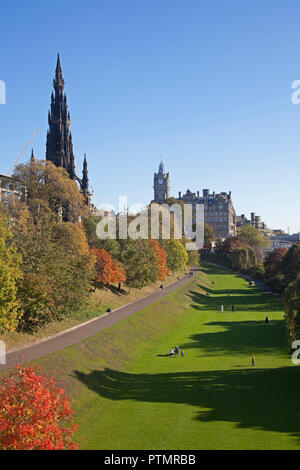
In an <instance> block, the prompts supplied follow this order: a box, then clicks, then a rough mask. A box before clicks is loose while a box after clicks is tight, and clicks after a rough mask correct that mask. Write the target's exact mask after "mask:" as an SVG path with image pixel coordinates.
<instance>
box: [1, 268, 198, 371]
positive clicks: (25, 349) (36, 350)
mask: <svg viewBox="0 0 300 470" xmlns="http://www.w3.org/2000/svg"><path fill="white" fill-rule="evenodd" d="M199 270H200V268H192V269H191V271H193V272H197V271H199ZM190 280H191V279H190V278H189V275H185V276H184V277H182V278H181V279H179V280H177V281H174V282H172V283H171V284H168V285H167V286H165V287H164V289H159V290H158V291H156V292H153V293H152V294H148V295H147V296H145V297H142V298H141V299H138V300H135V301H134V302H131V303H129V304H127V305H124V306H123V307H119V308H118V309H116V310H114V311H113V312H112V313H111V314H105V315H102V316H101V317H98V318H94V319H92V320H89V321H88V322H85V323H82V324H81V325H77V326H75V327H73V328H70V329H68V330H65V331H62V332H61V333H57V334H56V335H54V336H51V337H48V338H44V339H42V340H39V341H36V342H35V343H31V344H29V345H27V346H21V347H18V348H14V349H11V350H9V351H8V352H7V354H6V364H3V365H1V364H0V371H2V370H5V369H10V368H11V367H14V366H15V365H16V364H21V363H26V362H29V361H32V360H34V359H38V358H40V357H43V356H46V355H47V354H51V353H53V352H56V351H59V350H60V349H64V348H66V347H68V346H71V345H72V344H76V343H79V342H80V341H82V340H84V339H86V338H89V337H90V336H93V335H95V334H96V333H99V332H100V331H102V330H105V329H106V328H109V327H110V326H113V325H115V324H116V323H118V322H120V321H121V320H124V319H125V318H127V317H129V316H131V315H133V314H135V313H137V312H138V311H140V310H142V309H143V308H145V307H148V305H151V304H152V303H154V302H156V301H157V300H159V299H161V298H162V297H164V296H165V295H167V294H170V292H173V291H174V290H176V289H178V288H179V287H182V286H183V285H184V284H186V283H187V282H188V281H190Z"/></svg>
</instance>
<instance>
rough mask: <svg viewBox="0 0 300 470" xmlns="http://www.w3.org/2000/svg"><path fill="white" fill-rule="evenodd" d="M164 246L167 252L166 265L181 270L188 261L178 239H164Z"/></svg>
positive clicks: (173, 269)
mask: <svg viewBox="0 0 300 470" xmlns="http://www.w3.org/2000/svg"><path fill="white" fill-rule="evenodd" d="M163 246H164V248H165V250H166V253H167V266H168V268H169V269H171V270H172V272H173V274H174V273H175V271H183V270H184V269H185V267H186V265H187V262H188V254H187V251H186V249H185V248H184V246H183V244H182V243H181V242H180V241H179V240H166V241H165V243H164V245H163Z"/></svg>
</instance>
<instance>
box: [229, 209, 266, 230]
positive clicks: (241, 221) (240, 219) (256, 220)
mask: <svg viewBox="0 0 300 470" xmlns="http://www.w3.org/2000/svg"><path fill="white" fill-rule="evenodd" d="M243 225H252V226H253V227H255V228H257V229H258V230H266V229H267V225H266V224H265V222H262V220H261V216H260V215H256V214H255V212H251V215H250V219H247V217H246V216H245V214H241V215H238V216H237V218H236V226H237V227H242V226H243Z"/></svg>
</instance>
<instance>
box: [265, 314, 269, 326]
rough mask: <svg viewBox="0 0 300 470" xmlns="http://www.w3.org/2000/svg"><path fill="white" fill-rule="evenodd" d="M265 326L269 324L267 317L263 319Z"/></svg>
mask: <svg viewBox="0 0 300 470" xmlns="http://www.w3.org/2000/svg"><path fill="white" fill-rule="evenodd" d="M265 324H266V325H268V324H269V317H268V315H267V316H266V319H265Z"/></svg>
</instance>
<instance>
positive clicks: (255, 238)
mask: <svg viewBox="0 0 300 470" xmlns="http://www.w3.org/2000/svg"><path fill="white" fill-rule="evenodd" d="M238 238H239V239H240V240H241V241H242V242H245V243H247V244H248V245H250V246H251V247H252V248H259V247H261V248H265V247H267V246H269V241H268V240H267V239H266V238H265V237H264V235H263V233H262V232H261V231H260V230H258V229H257V228H255V227H254V226H253V225H250V224H247V225H242V227H240V228H239V229H238Z"/></svg>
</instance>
